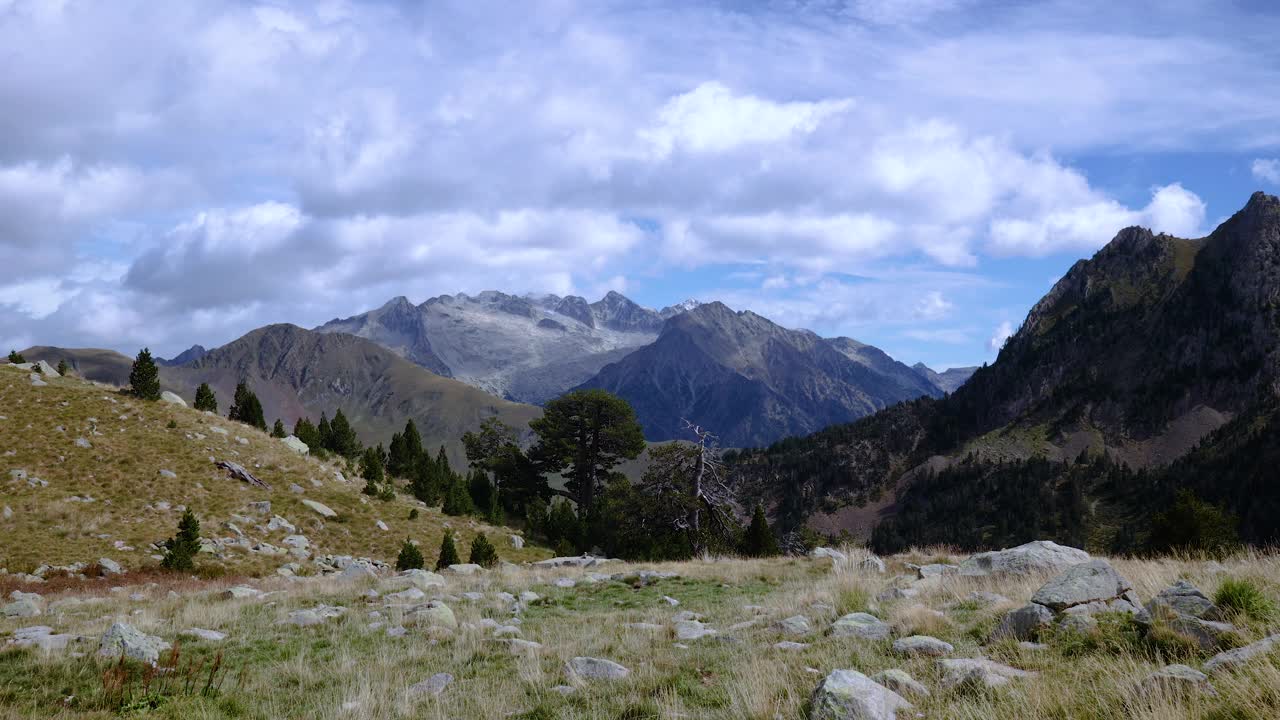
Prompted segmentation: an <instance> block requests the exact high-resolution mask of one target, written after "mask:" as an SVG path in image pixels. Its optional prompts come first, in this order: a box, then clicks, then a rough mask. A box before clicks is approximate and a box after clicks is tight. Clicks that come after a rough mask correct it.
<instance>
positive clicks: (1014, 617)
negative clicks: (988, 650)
mask: <svg viewBox="0 0 1280 720" xmlns="http://www.w3.org/2000/svg"><path fill="white" fill-rule="evenodd" d="M1052 623H1053V611H1052V610H1050V609H1049V608H1047V607H1045V606H1043V605H1037V604H1036V603H1031V604H1029V605H1024V606H1022V607H1020V608H1018V609H1016V610H1010V611H1009V612H1007V613H1005V614H1004V617H1002V618H1000V624H999V625H997V626H996V629H995V630H994V631H992V633H991V639H992V640H1002V639H1004V638H1013V639H1014V640H1035V639H1036V638H1038V637H1039V636H1040V631H1041V630H1043V629H1045V628H1047V627H1049V625H1051V624H1052Z"/></svg>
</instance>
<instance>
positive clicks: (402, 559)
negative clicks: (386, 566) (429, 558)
mask: <svg viewBox="0 0 1280 720" xmlns="http://www.w3.org/2000/svg"><path fill="white" fill-rule="evenodd" d="M425 564H426V560H425V559H424V558H423V557H422V551H421V550H419V549H418V546H417V545H414V544H413V543H411V542H409V541H408V540H405V541H404V544H403V545H401V546H400V555H398V556H397V557H396V570H399V571H401V572H404V571H405V570H421V569H422V566H423V565H425Z"/></svg>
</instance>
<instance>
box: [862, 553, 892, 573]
mask: <svg viewBox="0 0 1280 720" xmlns="http://www.w3.org/2000/svg"><path fill="white" fill-rule="evenodd" d="M858 569H860V570H862V571H863V572H874V573H883V572H884V571H885V566H884V560H881V559H880V558H878V557H876V556H875V555H871V556H868V557H867V558H865V559H863V561H862V562H860V563H858Z"/></svg>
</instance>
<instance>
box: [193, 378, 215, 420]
mask: <svg viewBox="0 0 1280 720" xmlns="http://www.w3.org/2000/svg"><path fill="white" fill-rule="evenodd" d="M195 408H196V409H197V410H203V411H205V412H211V413H216V412H218V396H217V395H214V394H213V388H211V387H209V383H200V387H198V388H196V402H195Z"/></svg>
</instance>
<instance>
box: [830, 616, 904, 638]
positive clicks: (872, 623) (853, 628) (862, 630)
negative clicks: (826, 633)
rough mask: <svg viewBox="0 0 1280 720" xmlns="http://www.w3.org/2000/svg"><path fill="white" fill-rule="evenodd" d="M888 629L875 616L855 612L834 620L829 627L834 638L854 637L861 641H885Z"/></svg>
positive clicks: (886, 625)
mask: <svg viewBox="0 0 1280 720" xmlns="http://www.w3.org/2000/svg"><path fill="white" fill-rule="evenodd" d="M889 633H890V627H889V625H888V623H886V622H884V621H883V620H881V619H880V618H878V617H876V616H875V615H870V614H868V613H863V612H856V613H849V614H848V615H845V616H844V617H842V618H840V619H839V620H836V621H835V623H834V624H833V625H832V626H831V635H832V636H834V637H856V638H861V639H863V640H885V639H887V638H888V637H889Z"/></svg>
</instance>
